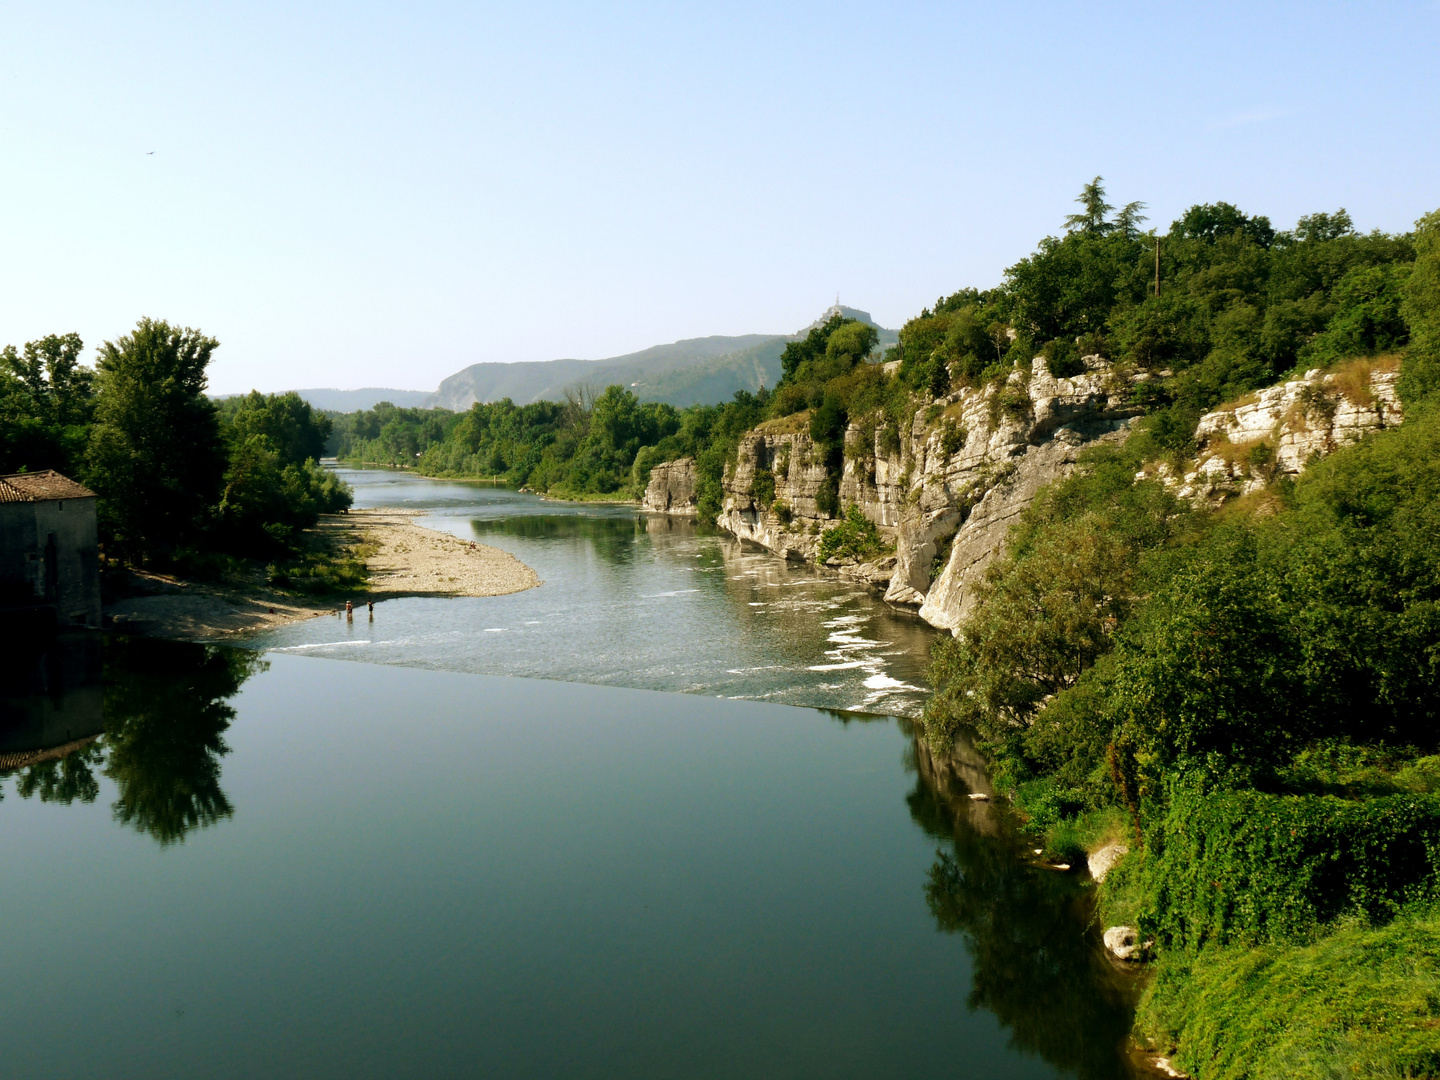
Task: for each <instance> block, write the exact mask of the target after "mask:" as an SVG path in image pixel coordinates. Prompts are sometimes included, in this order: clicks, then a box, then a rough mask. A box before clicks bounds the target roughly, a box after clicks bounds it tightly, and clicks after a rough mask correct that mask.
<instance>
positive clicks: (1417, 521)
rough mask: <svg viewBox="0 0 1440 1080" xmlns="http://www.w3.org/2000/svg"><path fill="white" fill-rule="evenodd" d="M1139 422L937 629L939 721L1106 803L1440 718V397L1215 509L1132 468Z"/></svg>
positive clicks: (1032, 522)
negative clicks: (966, 607)
mask: <svg viewBox="0 0 1440 1080" xmlns="http://www.w3.org/2000/svg"><path fill="white" fill-rule="evenodd" d="M1144 434H1145V433H1141V435H1140V436H1136V437H1134V438H1132V440H1131V442H1130V443H1129V444H1128V445H1127V447H1126V448H1125V449H1124V450H1123V451H1111V452H1105V453H1102V454H1100V455H1096V456H1093V457H1091V458H1090V459H1089V460H1088V461H1087V463H1086V465H1085V467H1084V468H1082V470H1081V471H1080V472H1078V473H1077V474H1076V475H1075V476H1072V477H1071V478H1070V479H1069V480H1066V481H1064V482H1062V483H1060V484H1057V485H1054V486H1052V487H1051V488H1049V489H1047V490H1046V491H1045V492H1043V493H1042V494H1041V496H1040V497H1039V498H1038V499H1037V500H1036V502H1035V504H1034V505H1033V506H1032V507H1031V508H1030V510H1029V511H1027V513H1026V515H1025V516H1024V517H1023V518H1022V520H1021V523H1020V525H1019V526H1018V527H1017V529H1016V530H1015V531H1014V533H1013V534H1012V537H1011V542H1010V550H1009V553H1008V554H1007V556H1006V557H1005V558H1004V559H1003V560H1001V561H999V562H997V563H996V564H995V565H994V566H992V568H991V570H990V571H989V573H988V575H987V580H986V581H985V583H984V584H983V585H982V586H981V588H980V590H979V592H978V593H977V601H978V602H977V606H976V608H975V611H974V614H973V615H972V617H971V618H970V619H969V620H968V621H967V622H966V623H965V624H964V625H963V626H962V627H961V633H960V635H959V636H958V637H955V638H953V639H942V641H941V642H940V643H939V645H938V646H937V651H936V663H935V667H934V670H933V672H932V678H933V679H934V681H935V684H936V688H937V693H936V695H935V697H934V698H933V699H932V701H931V703H930V705H929V707H928V709H927V713H926V723H927V727H928V730H929V734H930V737H931V739H932V740H934V741H936V742H939V743H944V742H946V741H947V740H948V739H950V738H951V737H953V735H954V733H955V732H956V731H958V730H960V729H961V728H971V729H974V730H975V731H977V732H978V733H979V734H980V735H981V737H982V739H983V740H984V741H985V742H986V745H987V746H988V748H989V749H990V752H991V753H992V754H993V755H995V757H996V759H997V760H998V761H999V762H1001V763H1002V769H1003V770H1004V771H1005V772H1006V773H1007V774H1009V775H1013V776H1014V777H1016V778H1018V779H1022V780H1023V779H1024V778H1026V777H1029V776H1032V775H1046V776H1054V777H1055V778H1056V779H1057V781H1058V782H1060V783H1061V784H1062V786H1063V787H1064V789H1065V790H1066V791H1069V792H1073V793H1076V795H1077V797H1082V798H1084V800H1085V801H1086V802H1087V804H1089V805H1104V804H1105V802H1107V801H1108V800H1112V799H1119V800H1122V801H1124V802H1127V803H1130V804H1132V805H1134V806H1136V807H1137V808H1138V805H1139V803H1140V802H1143V801H1145V800H1155V799H1158V800H1161V801H1163V793H1164V784H1165V782H1166V779H1167V778H1168V777H1171V776H1175V775H1181V774H1185V775H1191V776H1203V777H1205V778H1207V780H1206V782H1208V783H1211V784H1219V785H1221V786H1222V787H1227V788H1238V787H1245V786H1247V785H1254V784H1275V783H1278V782H1280V780H1279V778H1280V777H1283V776H1284V775H1287V770H1288V769H1289V768H1290V765H1289V763H1290V762H1291V761H1292V760H1293V759H1294V757H1295V755H1296V754H1301V753H1304V752H1305V749H1306V747H1307V746H1309V745H1311V744H1313V743H1314V742H1315V741H1316V740H1326V739H1332V740H1333V739H1337V738H1343V739H1349V740H1353V741H1354V742H1355V743H1356V744H1357V745H1365V746H1373V745H1380V744H1386V745H1392V746H1395V745H1399V746H1405V745H1415V746H1419V747H1421V748H1422V750H1424V749H1425V748H1433V747H1434V745H1435V742H1436V734H1435V732H1436V731H1437V730H1440V723H1437V721H1440V704H1437V702H1440V645H1437V643H1440V614H1437V613H1440V553H1437V552H1436V551H1435V550H1434V545H1433V544H1432V543H1431V542H1430V540H1429V538H1430V537H1433V536H1434V535H1437V530H1440V414H1437V413H1436V412H1434V411H1432V410H1425V409H1422V410H1419V411H1418V412H1417V413H1416V415H1414V416H1413V418H1412V419H1411V420H1410V421H1408V422H1407V423H1406V424H1404V425H1403V426H1401V427H1400V428H1397V429H1392V430H1389V431H1386V432H1383V433H1380V434H1378V435H1376V436H1373V437H1371V438H1369V439H1367V440H1365V441H1364V442H1362V443H1360V444H1358V445H1355V446H1351V447H1347V448H1344V449H1342V450H1340V451H1337V452H1336V453H1334V454H1333V455H1331V456H1330V457H1328V458H1326V459H1325V460H1323V461H1321V462H1319V463H1317V464H1316V465H1314V466H1313V467H1312V468H1311V469H1310V470H1308V471H1307V472H1306V473H1305V474H1304V475H1303V476H1302V477H1301V478H1300V479H1299V480H1298V481H1296V482H1295V483H1294V484H1292V485H1289V486H1288V487H1287V488H1286V489H1284V493H1283V494H1284V499H1283V502H1281V503H1280V504H1279V506H1278V508H1277V507H1276V506H1275V504H1273V503H1272V504H1271V506H1272V509H1278V512H1274V513H1271V514H1269V515H1268V516H1265V517H1262V518H1246V517H1244V516H1236V515H1231V519H1230V520H1227V521H1224V522H1220V523H1218V524H1216V523H1212V522H1210V521H1209V519H1208V518H1206V517H1205V516H1203V515H1202V516H1196V515H1194V514H1185V513H1181V509H1182V508H1181V507H1178V506H1177V505H1176V504H1175V502H1174V500H1173V497H1171V496H1170V495H1168V493H1166V492H1165V491H1164V489H1163V488H1161V487H1160V485H1158V484H1154V483H1153V482H1149V481H1137V480H1136V479H1135V478H1134V472H1133V469H1134V466H1135V455H1137V454H1139V453H1143V452H1145V450H1146V443H1145V440H1144V438H1143V437H1142V436H1143V435H1144Z"/></svg>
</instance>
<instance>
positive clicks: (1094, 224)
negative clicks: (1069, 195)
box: [1065, 176, 1115, 236]
mask: <svg viewBox="0 0 1440 1080" xmlns="http://www.w3.org/2000/svg"><path fill="white" fill-rule="evenodd" d="M1075 201H1076V202H1077V203H1079V204H1080V205H1081V207H1083V209H1082V210H1081V211H1080V213H1078V214H1071V215H1069V216H1068V217H1067V218H1066V219H1065V231H1066V232H1072V233H1073V232H1081V233H1088V234H1090V235H1091V236H1099V235H1101V234H1103V233H1105V232H1107V231H1108V229H1109V225H1108V222H1107V215H1108V214H1109V213H1110V211H1111V210H1114V209H1115V207H1113V206H1111V205H1110V204H1109V203H1107V202H1106V201H1105V178H1104V177H1103V176H1097V177H1095V179H1094V180H1091V181H1090V183H1088V184H1086V185H1085V186H1084V187H1083V188H1081V189H1080V194H1079V195H1078V196H1076V198H1075Z"/></svg>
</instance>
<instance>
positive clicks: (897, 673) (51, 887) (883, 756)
mask: <svg viewBox="0 0 1440 1080" xmlns="http://www.w3.org/2000/svg"><path fill="white" fill-rule="evenodd" d="M364 479H365V480H366V482H365V483H363V484H362V485H360V486H359V491H360V493H361V497H362V505H363V504H364V503H365V502H370V503H372V504H373V503H379V504H381V505H386V504H389V505H395V504H398V503H401V502H402V501H403V500H406V499H410V500H412V504H413V501H414V500H421V501H423V502H426V503H428V504H430V509H431V510H432V511H433V513H432V514H431V516H430V518H429V519H428V520H429V522H430V523H432V524H435V525H437V526H439V527H446V528H450V529H452V530H455V531H458V532H459V533H460V535H464V536H475V537H477V538H481V539H484V540H485V542H487V543H493V544H496V545H497V546H501V547H505V548H506V549H507V550H510V551H513V552H514V553H515V554H517V555H518V556H520V557H521V558H522V559H523V560H524V561H525V562H527V563H529V564H530V565H531V566H533V567H534V568H535V569H536V570H537V571H538V572H539V573H540V575H541V577H542V578H544V579H545V580H546V582H547V584H546V585H545V586H544V587H542V588H540V589H536V590H532V591H531V592H529V593H525V594H520V595H518V596H515V597H508V598H494V599H491V600H434V601H394V602H388V603H385V604H382V605H380V606H379V608H378V609H377V613H376V621H375V624H374V626H373V628H372V626H371V625H370V624H369V623H368V622H364V621H362V620H363V619H364V616H363V615H362V616H360V618H359V619H357V620H356V623H355V624H354V625H355V632H354V636H353V637H352V636H351V635H350V632H349V630H350V627H349V626H348V625H347V624H346V623H345V622H344V621H343V620H339V619H333V618H332V619H324V618H322V619H319V620H315V621H313V622H311V623H306V624H300V625H298V626H295V627H290V628H287V629H286V630H285V631H283V632H281V633H280V634H278V635H273V636H271V637H268V638H267V639H265V642H264V644H268V645H276V644H278V645H280V646H282V647H283V648H282V649H275V648H272V649H271V650H270V651H269V652H268V653H263V654H262V653H259V652H255V651H247V650H240V649H221V648H213V647H209V648H207V647H203V646H198V645H186V644H179V643H168V642H152V641H145V640H127V639H124V638H110V639H106V640H104V641H103V642H102V640H101V639H100V638H99V637H96V636H89V637H87V636H80V637H77V638H74V639H66V640H64V641H62V642H60V643H58V644H56V645H55V646H53V647H49V648H46V649H44V650H41V651H38V652H34V653H25V652H18V651H17V652H15V653H12V654H11V655H10V656H9V657H7V660H8V661H9V663H10V664H11V667H12V668H13V672H12V673H11V674H10V677H9V678H8V679H7V681H5V682H4V683H3V684H0V794H3V800H0V858H3V865H4V866H5V873H4V874H3V875H0V913H3V917H4V918H5V919H6V921H7V927H8V929H9V933H8V934H7V938H6V948H5V949H4V950H3V952H0V1037H3V1038H4V1043H5V1047H6V1050H5V1054H4V1057H3V1061H4V1068H3V1069H0V1075H4V1076H6V1077H12V1076H13V1077H21V1078H30V1077H36V1078H40V1077H47V1078H48V1077H67V1078H72V1077H73V1078H77V1080H88V1078H102V1077H103V1078H107V1080H108V1078H129V1077H134V1078H142V1077H143V1078H169V1077H176V1078H180V1077H185V1078H190V1077H202V1078H203V1077H215V1078H227V1080H228V1078H245V1077H257V1076H265V1077H317V1078H324V1080H329V1078H336V1080H340V1078H345V1080H351V1078H371V1077H374V1078H382V1077H383V1078H390V1077H416V1078H421V1077H442V1076H443V1077H450V1076H457V1077H472V1076H473V1077H487V1078H488V1077H497V1078H511V1077H514V1078H522V1077H526V1078H528V1077H566V1078H568V1077H579V1078H591V1077H596V1078H599V1077H606V1078H609V1077H614V1078H671V1077H674V1078H716V1080H721V1078H731V1077H760V1078H770V1077H774V1078H796V1080H799V1078H807V1080H808V1078H812V1077H813V1078H817V1080H818V1078H826V1080H830V1078H836V1077H843V1078H848V1077H855V1078H873V1077H894V1078H908V1077H934V1076H949V1077H974V1078H990V1077H1007V1078H1008V1077H1017V1078H1030V1077H1037V1078H1038V1077H1058V1076H1076V1077H1083V1078H1085V1080H1108V1078H1112V1077H1127V1076H1130V1075H1131V1074H1132V1073H1131V1068H1130V1066H1129V1065H1128V1064H1127V1061H1126V1058H1125V1053H1124V1050H1123V1047H1124V1044H1125V1038H1126V1032H1127V1029H1128V1026H1129V1020H1130V1015H1131V1002H1132V1000H1133V994H1134V987H1133V986H1132V985H1130V984H1129V983H1128V982H1127V980H1126V979H1125V978H1123V977H1122V976H1120V975H1118V974H1117V973H1116V971H1115V970H1114V969H1113V968H1112V967H1111V965H1110V964H1109V963H1107V961H1106V960H1105V959H1104V956H1103V953H1102V951H1101V949H1100V947H1099V944H1098V941H1097V928H1096V927H1095V926H1094V925H1093V919H1092V917H1091V910H1092V904H1091V897H1092V890H1091V889H1090V887H1089V886H1088V885H1087V884H1086V882H1085V881H1084V880H1082V879H1080V878H1079V877H1077V876H1076V875H1073V874H1060V873H1056V872H1054V871H1052V870H1049V869H1045V868H1042V867H1039V866H1036V865H1034V863H1033V860H1031V859H1030V858H1028V857H1027V856H1028V855H1029V852H1028V849H1027V847H1026V846H1025V845H1023V844H1022V843H1021V842H1020V838H1019V837H1017V835H1016V834H1015V832H1014V829H1013V823H1012V822H1011V821H1010V819H1009V818H1008V816H1007V815H1006V814H1005V812H1004V811H1003V810H1002V809H1001V808H1000V807H999V806H998V805H997V804H995V803H988V804H987V803H977V802H973V801H972V800H970V799H969V798H968V792H969V787H968V785H969V784H971V783H980V782H983V779H982V777H981V775H980V773H979V772H978V771H977V769H976V764H977V763H975V762H973V761H971V762H970V763H969V764H966V763H964V762H950V763H938V764H937V763H935V762H933V761H932V760H931V759H930V758H929V756H928V754H926V753H925V751H924V748H923V746H922V745H921V744H919V743H918V742H917V741H916V738H915V731H914V727H913V725H912V723H911V722H910V721H909V720H906V719H904V718H895V717H885V716H868V717H867V716H863V715H859V714H857V713H852V712H837V711H826V710H823V709H816V708H796V707H791V706H788V705H782V704H776V702H777V701H799V702H806V703H809V704H817V705H829V706H832V707H837V706H844V707H849V706H859V707H861V708H862V709H866V710H872V711H873V710H876V709H881V708H883V709H887V710H890V711H892V712H912V713H913V712H914V711H915V709H916V707H917V706H918V703H919V701H920V695H919V693H918V692H916V691H914V690H910V689H907V687H909V686H912V685H917V686H918V685H920V684H919V672H920V670H921V669H922V667H923V653H924V649H925V645H926V643H927V642H928V640H929V638H928V635H927V634H926V632H925V631H923V629H921V628H920V627H918V626H917V625H915V624H914V623H913V622H911V621H910V620H909V619H908V618H906V617H903V616H896V615H892V614H889V613H887V612H886V611H885V609H884V608H883V606H881V605H879V604H877V603H876V602H875V601H874V599H873V598H872V597H870V596H867V595H864V594H860V593H857V592H855V591H854V590H851V589H848V588H847V587H845V586H843V585H841V584H840V583H837V582H835V581H834V580H833V579H817V578H816V577H815V576H814V575H813V574H811V573H806V572H804V571H802V570H789V569H787V568H785V567H784V566H783V565H780V564H778V563H777V562H776V561H775V560H773V559H770V558H769V557H768V556H764V555H758V554H757V555H751V554H749V553H746V552H742V551H740V550H739V549H738V548H737V547H736V546H735V545H734V544H733V543H732V542H729V541H726V540H724V539H722V538H719V537H714V536H705V535H699V534H697V533H696V532H695V530H694V529H693V528H690V527H688V526H686V527H677V528H669V527H663V528H662V527H661V526H660V525H657V524H655V523H652V522H646V521H644V520H643V519H639V518H637V517H636V515H635V514H634V513H633V512H632V511H625V510H619V509H615V508H609V509H605V508H601V509H595V510H591V509H587V508H579V509H577V508H573V507H564V506H556V505H554V504H544V503H540V502H539V501H538V500H528V499H522V498H517V497H516V496H514V495H512V494H507V493H504V492H490V491H486V490H485V489H478V488H472V487H469V486H466V485H434V484H429V483H425V482H423V481H422V482H417V481H414V480H411V479H405V478H391V477H389V476H385V475H383V474H382V477H381V478H380V482H379V483H372V482H369V480H370V478H368V477H367V478H364ZM446 500H454V501H452V502H448V503H447V501H446ZM661 524H662V525H663V523H661ZM688 590H694V591H693V592H692V591H688ZM826 624H828V625H826ZM487 631H490V632H489V633H487ZM340 641H345V642H360V641H366V642H371V644H366V645H359V644H344V645H340V644H336V643H337V642H340ZM307 645H316V646H319V647H317V648H304V647H303V646H307ZM297 647H298V648H297ZM911 650H914V651H913V652H912V651H911ZM340 658H350V659H351V660H355V659H362V658H363V659H366V660H381V661H383V662H382V663H355V662H347V661H345V660H342V659H340ZM102 661H103V667H102ZM850 665H858V666H850ZM422 667H432V668H434V667H443V668H452V669H457V670H451V671H437V670H417V669H418V668H422ZM517 674H524V675H528V676H547V677H546V678H517V677H514V676H515V675H517ZM880 679H889V680H892V682H893V683H900V684H904V685H902V686H895V685H892V684H891V683H881V682H880V681H879V680H880ZM595 682H608V683H611V684H613V685H609V686H597V685H585V684H586V683H595ZM867 682H868V683H870V685H866V684H867ZM634 687H657V688H661V689H664V690H689V691H692V693H689V694H678V693H660V692H655V691H654V690H647V689H635V688H634ZM877 695H878V696H877ZM720 698H725V699H732V698H754V699H765V700H720Z"/></svg>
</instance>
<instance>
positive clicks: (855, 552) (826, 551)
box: [816, 503, 885, 563]
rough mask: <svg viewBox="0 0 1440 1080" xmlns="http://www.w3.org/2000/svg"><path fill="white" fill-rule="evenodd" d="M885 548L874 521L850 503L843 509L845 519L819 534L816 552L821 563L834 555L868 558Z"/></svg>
mask: <svg viewBox="0 0 1440 1080" xmlns="http://www.w3.org/2000/svg"><path fill="white" fill-rule="evenodd" d="M884 549H885V543H884V541H883V540H881V538H880V530H879V529H877V528H876V527H875V523H874V522H873V521H871V520H870V519H869V518H867V517H866V516H865V515H864V514H862V513H861V512H860V508H859V507H858V506H856V505H855V504H854V503H851V504H850V506H849V507H847V508H846V510H845V520H843V521H842V522H841V523H840V524H839V525H836V526H835V527H834V528H830V529H826V530H825V531H824V532H823V533H821V534H820V547H819V550H818V551H817V553H816V558H818V559H819V560H820V561H821V562H822V563H823V562H824V561H825V560H826V559H829V558H832V557H834V556H837V555H838V556H840V557H841V558H845V557H849V558H852V559H860V560H864V559H868V558H871V557H872V556H874V555H878V554H879V553H880V552H881V551H883V550H884Z"/></svg>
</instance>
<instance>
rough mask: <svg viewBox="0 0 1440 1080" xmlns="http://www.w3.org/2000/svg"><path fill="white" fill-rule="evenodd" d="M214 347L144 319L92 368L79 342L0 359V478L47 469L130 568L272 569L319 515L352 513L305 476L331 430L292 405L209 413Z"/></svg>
mask: <svg viewBox="0 0 1440 1080" xmlns="http://www.w3.org/2000/svg"><path fill="white" fill-rule="evenodd" d="M218 347H219V343H218V342H217V341H216V340H215V339H214V338H211V337H208V336H206V335H205V334H203V333H201V332H200V331H198V330H192V329H188V328H181V327H177V326H172V325H170V324H169V323H167V322H165V321H164V320H158V319H141V320H140V321H139V322H138V323H137V324H136V327H135V329H134V331H132V332H131V333H129V334H124V335H121V336H120V337H118V338H116V339H115V340H114V341H107V342H105V343H104V344H102V345H101V347H100V349H99V357H98V359H97V363H96V365H95V367H94V368H93V369H91V368H87V367H84V366H81V365H80V363H79V360H80V356H81V352H82V349H83V343H82V342H81V340H80V338H79V336H78V335H76V334H65V335H52V336H50V337H46V338H41V339H40V340H38V341H32V342H29V343H27V344H26V345H25V346H24V348H23V350H17V349H15V348H14V347H7V348H5V349H4V350H3V351H0V421H3V422H0V470H3V471H5V472H14V471H21V470H28V471H37V470H41V469H57V470H60V471H62V472H65V473H66V474H68V475H71V476H75V477H77V478H79V479H81V480H83V481H84V482H85V483H87V484H88V485H90V486H91V487H92V488H93V489H94V490H95V492H96V494H97V495H99V496H100V500H99V517H100V527H101V539H102V541H103V542H104V544H105V547H106V551H107V553H108V554H109V555H110V556H111V557H114V558H119V559H121V560H123V561H127V562H132V563H136V564H141V563H147V562H155V561H157V560H158V561H159V562H161V563H162V564H163V563H171V564H174V563H177V562H178V563H180V564H184V563H187V562H193V561H194V558H195V557H196V556H205V555H206V554H207V553H208V554H214V553H224V554H228V555H236V556H257V557H273V556H277V555H281V554H284V553H285V552H287V551H289V550H291V549H292V548H293V547H294V541H295V539H296V537H297V535H298V533H299V532H300V531H301V530H303V529H305V528H307V527H308V526H310V525H313V524H314V523H315V520H316V518H317V516H318V515H319V514H320V513H325V512H331V511H335V510H341V509H344V508H345V507H348V506H349V505H350V497H349V494H348V491H347V490H346V489H345V487H344V485H343V484H341V483H340V482H339V481H338V480H337V479H336V478H335V477H334V475H333V474H331V473H327V472H324V471H323V470H320V469H319V468H318V467H317V466H316V462H315V459H316V458H317V457H318V456H319V455H320V453H321V452H322V449H323V447H324V444H325V440H326V438H327V437H328V436H329V431H330V428H329V421H328V419H327V418H325V417H323V416H320V415H318V414H315V413H313V412H312V410H311V409H310V406H309V405H307V404H306V403H305V402H303V401H301V400H300V398H299V397H298V396H297V395H295V394H293V393H292V394H286V395H279V396H270V397H266V396H264V395H261V394H257V393H252V394H250V395H248V396H246V397H243V398H240V399H235V400H233V401H231V402H226V403H225V404H224V405H223V406H222V407H221V408H218V409H217V407H216V406H215V404H214V403H213V402H211V401H210V399H209V398H208V397H206V395H205V390H206V386H207V376H206V370H207V368H208V366H209V363H210V360H211V357H212V356H213V354H214V351H215V349H216V348H218Z"/></svg>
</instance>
